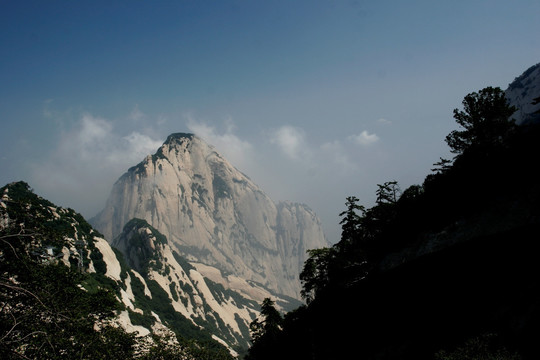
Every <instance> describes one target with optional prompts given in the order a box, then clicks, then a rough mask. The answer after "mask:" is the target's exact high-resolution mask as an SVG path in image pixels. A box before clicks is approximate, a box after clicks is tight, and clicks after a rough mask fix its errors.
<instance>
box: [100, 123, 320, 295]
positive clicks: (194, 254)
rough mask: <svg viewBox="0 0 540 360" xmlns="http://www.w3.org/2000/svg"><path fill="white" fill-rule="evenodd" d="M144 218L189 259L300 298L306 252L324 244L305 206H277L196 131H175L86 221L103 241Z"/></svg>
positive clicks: (123, 180) (317, 225)
mask: <svg viewBox="0 0 540 360" xmlns="http://www.w3.org/2000/svg"><path fill="white" fill-rule="evenodd" d="M133 218H139V219H144V220H146V221H147V222H148V223H149V224H150V225H152V226H153V227H155V228H156V229H157V230H158V231H159V232H161V233H162V234H164V235H165V236H166V237H167V238H168V239H169V241H170V243H171V246H172V247H173V248H175V249H176V250H177V251H178V252H179V253H180V254H181V255H182V256H184V257H186V258H187V259H188V260H189V261H190V262H193V263H199V264H202V265H204V267H207V266H210V267H211V270H209V272H214V271H215V269H218V270H219V271H220V272H222V273H223V274H225V275H228V274H233V275H235V276H238V277H240V278H242V279H245V280H248V281H251V282H256V283H258V284H262V285H263V286H265V287H267V288H268V289H270V290H272V291H275V292H278V293H281V294H285V295H288V296H292V297H295V298H299V291H300V283H299V280H298V274H299V273H300V271H301V269H302V265H303V262H304V260H305V254H306V250H308V249H312V248H318V247H323V246H327V245H328V243H327V241H326V239H325V237H324V234H323V230H322V226H321V222H320V220H319V219H318V217H317V216H316V215H315V213H314V212H313V211H312V210H310V209H309V208H308V207H307V206H305V205H302V204H296V203H290V202H281V203H279V204H275V203H274V202H273V201H272V200H271V199H270V198H269V197H268V196H267V195H266V194H265V193H264V192H263V191H262V190H261V189H260V188H259V187H258V186H257V185H255V184H254V183H253V182H252V181H251V180H250V179H249V178H248V177H247V176H246V175H244V174H243V173H241V172H240V171H238V170H237V169H236V168H234V167H233V166H232V165H231V164H230V163H229V162H228V161H227V160H226V159H224V158H223V157H222V156H221V155H220V154H219V153H218V152H216V150H215V149H214V148H213V147H212V146H210V145H208V144H207V143H206V142H204V141H203V140H202V139H200V138H199V137H197V136H195V135H193V134H183V133H178V134H172V135H170V136H169V137H168V138H167V140H166V141H165V143H164V144H163V145H162V146H161V148H160V149H159V150H158V151H157V152H156V153H155V154H154V155H151V156H147V157H146V158H145V159H144V160H143V161H142V162H141V163H140V164H138V165H137V166H135V167H132V168H131V169H129V170H128V171H127V172H126V173H125V174H124V175H123V176H121V177H120V179H119V180H118V181H117V182H116V183H115V184H114V186H113V189H112V192H111V194H110V197H109V199H108V201H107V204H106V206H105V208H104V209H103V211H101V212H100V213H99V214H98V215H97V216H96V217H95V218H94V219H93V220H91V222H92V223H93V225H94V226H95V227H96V228H97V229H99V230H100V231H101V232H103V234H104V235H105V237H106V238H107V239H114V238H115V237H116V236H118V235H119V234H120V233H121V231H122V228H123V227H124V225H125V224H126V223H127V222H129V221H130V220H131V219H133Z"/></svg>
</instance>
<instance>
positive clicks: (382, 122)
mask: <svg viewBox="0 0 540 360" xmlns="http://www.w3.org/2000/svg"><path fill="white" fill-rule="evenodd" d="M377 123H378V124H380V125H391V124H392V122H391V121H390V120H388V119H385V118H379V119H377Z"/></svg>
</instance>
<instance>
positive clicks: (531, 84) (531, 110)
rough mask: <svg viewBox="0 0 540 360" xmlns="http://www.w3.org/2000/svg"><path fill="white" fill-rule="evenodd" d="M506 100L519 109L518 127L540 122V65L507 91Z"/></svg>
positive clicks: (517, 113) (518, 78) (526, 73)
mask: <svg viewBox="0 0 540 360" xmlns="http://www.w3.org/2000/svg"><path fill="white" fill-rule="evenodd" d="M505 94H506V98H507V99H508V101H509V103H510V104H511V105H513V106H515V107H516V108H517V111H516V112H515V113H514V115H513V117H514V118H515V119H516V123H517V124H518V125H521V124H530V123H539V122H540V101H539V99H540V63H538V64H536V65H534V66H531V67H530V68H529V69H527V70H526V71H525V72H524V73H523V74H521V75H520V76H518V77H517V78H516V79H515V80H514V81H513V82H512V83H511V84H510V85H509V86H508V89H506V92H505Z"/></svg>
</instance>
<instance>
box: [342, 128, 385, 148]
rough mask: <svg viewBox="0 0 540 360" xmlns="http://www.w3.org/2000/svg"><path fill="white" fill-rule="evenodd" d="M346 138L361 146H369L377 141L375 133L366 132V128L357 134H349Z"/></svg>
mask: <svg viewBox="0 0 540 360" xmlns="http://www.w3.org/2000/svg"><path fill="white" fill-rule="evenodd" d="M348 139H349V140H350V141H352V142H354V143H355V144H358V145H361V146H370V145H373V144H375V143H376V142H377V141H379V137H378V136H377V134H370V133H368V132H367V130H364V131H362V132H361V133H360V134H358V135H351V136H349V137H348Z"/></svg>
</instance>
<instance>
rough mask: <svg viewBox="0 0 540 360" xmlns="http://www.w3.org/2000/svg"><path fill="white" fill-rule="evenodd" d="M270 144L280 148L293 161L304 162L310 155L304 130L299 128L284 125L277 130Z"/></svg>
mask: <svg viewBox="0 0 540 360" xmlns="http://www.w3.org/2000/svg"><path fill="white" fill-rule="evenodd" d="M270 142H271V143H272V144H275V145H277V146H278V147H279V149H280V150H281V151H282V152H283V153H284V154H285V155H287V156H288V157H289V158H290V159H292V160H302V159H303V158H305V157H306V156H308V155H309V153H310V151H309V149H308V146H307V142H306V136H305V132H304V130H302V129H301V128H298V127H294V126H290V125H284V126H282V127H280V128H279V129H277V130H275V131H274V132H273V133H272V135H271V137H270Z"/></svg>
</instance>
